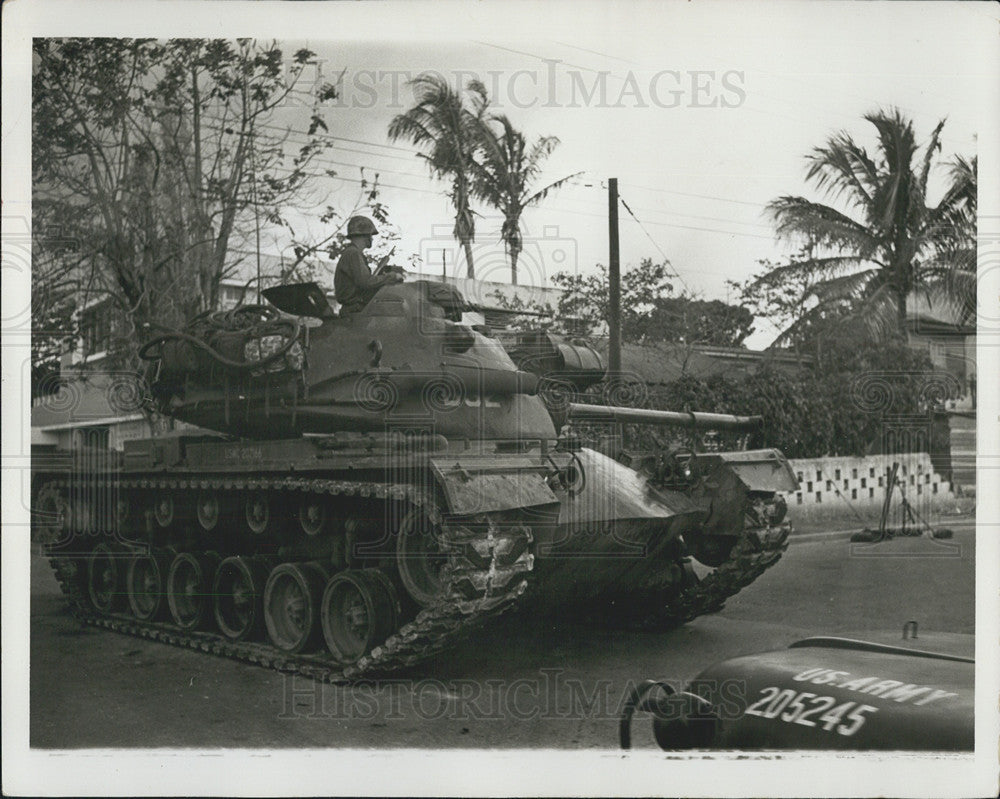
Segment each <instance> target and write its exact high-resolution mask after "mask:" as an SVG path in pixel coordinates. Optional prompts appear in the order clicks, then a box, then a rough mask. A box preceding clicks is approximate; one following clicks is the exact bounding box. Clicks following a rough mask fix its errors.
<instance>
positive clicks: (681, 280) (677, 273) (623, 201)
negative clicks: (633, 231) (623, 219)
mask: <svg viewBox="0 0 1000 799" xmlns="http://www.w3.org/2000/svg"><path fill="white" fill-rule="evenodd" d="M618 202H620V203H621V204H622V206H623V207H624V208H625V210H626V211H628V213H629V216H631V217H632V218H633V219H634V220H635V223H636V224H637V225H638V226H639V229H640V230H642V232H643V233H645V234H646V238H648V239H649V240H650V241H651V242H653V246H654V247H656V249H658V250H659V251H660V255H662V256H663V260H664V261H666V262H667V263H670V259H669V258H668V257H667V254H666V253H665V252H664V251H663V248H662V247H661V246H660V245H659V243H658V242H657V241H656V239H654V238H653V236H652V235H651V234H650V232H649V231H648V230H646V227H645V225H643V224H642V222H640V221H639V217H637V216H636V215H635V214H634V213H633V212H632V209H631V208H629V207H628V203H627V202H625V198H624V197H622V196H621V195H620V194H619V195H618ZM671 266H673V264H671ZM673 272H674V276H675V277H676V278H677V279H678V280H679V281H680V282H681V283H682V284H683V285H684V288H685V290H686V291H687V292H688V293H689V294H690V293H691V287H690V286H689V285H688V284H687V281H686V280H685V279H684V277H683V276H682V275H681V273H680V272H678V271H677V269H676V268H674V270H673Z"/></svg>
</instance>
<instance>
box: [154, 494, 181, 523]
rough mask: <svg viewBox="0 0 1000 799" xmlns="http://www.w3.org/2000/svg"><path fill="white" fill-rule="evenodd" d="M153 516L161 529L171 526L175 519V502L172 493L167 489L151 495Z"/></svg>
mask: <svg viewBox="0 0 1000 799" xmlns="http://www.w3.org/2000/svg"><path fill="white" fill-rule="evenodd" d="M153 518H155V519H156V525H157V527H159V528H160V529H161V530H166V529H167V528H169V527H171V526H172V525H173V523H174V522H175V521H176V520H177V503H176V502H175V500H174V495H173V494H171V493H169V492H167V491H159V492H157V494H156V495H155V496H154V497H153Z"/></svg>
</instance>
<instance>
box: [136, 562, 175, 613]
mask: <svg viewBox="0 0 1000 799" xmlns="http://www.w3.org/2000/svg"><path fill="white" fill-rule="evenodd" d="M169 566H170V560H169V559H168V558H166V557H164V556H162V555H152V554H148V553H147V554H142V555H136V556H135V557H133V558H132V559H131V560H130V561H129V563H128V573H127V575H126V577H125V592H126V593H127V594H128V604H129V607H130V608H131V609H132V615H133V616H135V617H136V618H137V619H142V620H143V621H151V620H152V619H155V618H156V617H157V616H159V615H160V614H161V612H162V610H163V608H164V602H163V597H164V591H165V590H166V584H167V569H168V568H169Z"/></svg>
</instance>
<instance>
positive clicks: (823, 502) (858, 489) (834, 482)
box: [785, 452, 973, 526]
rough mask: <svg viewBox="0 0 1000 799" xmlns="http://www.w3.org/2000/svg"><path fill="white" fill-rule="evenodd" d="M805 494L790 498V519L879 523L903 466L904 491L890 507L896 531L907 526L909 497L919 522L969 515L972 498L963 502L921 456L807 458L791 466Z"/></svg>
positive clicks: (896, 493) (789, 495)
mask: <svg viewBox="0 0 1000 799" xmlns="http://www.w3.org/2000/svg"><path fill="white" fill-rule="evenodd" d="M789 463H790V464H791V467H792V471H793V472H795V476H796V477H797V478H798V480H799V490H798V491H794V492H789V493H787V494H785V499H786V501H787V502H788V513H789V517H790V518H791V519H792V522H793V524H794V523H795V521H796V520H799V521H811V520H820V519H828V518H832V517H838V518H842V519H843V520H844V522H845V523H851V522H858V523H860V522H864V523H865V524H872V523H876V524H877V522H878V520H879V518H880V516H881V513H882V505H883V503H884V502H885V493H886V486H887V483H888V480H889V474H890V471H891V469H892V465H893V463H898V464H899V469H898V472H897V475H896V481H897V484H898V485H899V488H897V489H896V490H895V491H894V492H893V494H892V500H891V503H890V511H889V520H888V523H889V524H890V525H891V526H900V525H901V524H902V521H903V516H904V509H903V497H905V498H906V501H907V502H908V503H909V504H910V506H911V507H912V508H913V510H914V511H915V512H916V514H917V516H918V517H919V518H923V519H925V520H926V521H928V522H931V521H932V520H933V519H935V518H940V517H941V516H946V515H953V514H955V513H960V512H968V511H970V510H971V509H972V507H973V501H972V500H971V499H969V498H963V497H958V496H956V494H955V491H954V489H953V486H952V484H951V483H950V482H949V481H948V480H946V479H945V478H944V477H943V476H942V475H940V474H938V473H937V472H936V471H935V470H934V466H933V464H932V463H931V458H930V455H928V454H927V453H925V452H915V453H907V454H898V455H866V456H864V457H832V458H801V459H795V460H791V461H789Z"/></svg>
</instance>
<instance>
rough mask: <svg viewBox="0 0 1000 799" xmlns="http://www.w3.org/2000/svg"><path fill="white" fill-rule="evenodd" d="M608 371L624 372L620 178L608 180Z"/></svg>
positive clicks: (613, 376) (617, 374)
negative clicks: (619, 259)
mask: <svg viewBox="0 0 1000 799" xmlns="http://www.w3.org/2000/svg"><path fill="white" fill-rule="evenodd" d="M608 247H609V254H608V369H609V371H610V372H611V379H612V380H617V379H618V378H619V377H620V375H621V371H622V281H621V269H620V266H619V263H618V178H611V179H609V180H608Z"/></svg>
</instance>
